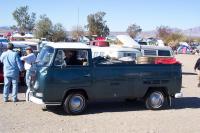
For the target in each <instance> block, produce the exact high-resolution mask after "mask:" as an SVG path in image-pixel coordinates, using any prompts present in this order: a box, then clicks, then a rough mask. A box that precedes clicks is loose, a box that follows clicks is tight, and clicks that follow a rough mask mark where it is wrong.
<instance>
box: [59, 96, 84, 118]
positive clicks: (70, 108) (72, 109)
mask: <svg viewBox="0 0 200 133" xmlns="http://www.w3.org/2000/svg"><path fill="white" fill-rule="evenodd" d="M86 101H87V100H86V97H85V95H84V94H82V93H80V92H73V93H70V94H69V95H68V96H67V97H66V99H65V101H64V104H63V108H64V111H65V112H66V113H67V114H70V115H78V114H81V113H82V112H83V111H84V110H85V108H86V104H87V103H86Z"/></svg>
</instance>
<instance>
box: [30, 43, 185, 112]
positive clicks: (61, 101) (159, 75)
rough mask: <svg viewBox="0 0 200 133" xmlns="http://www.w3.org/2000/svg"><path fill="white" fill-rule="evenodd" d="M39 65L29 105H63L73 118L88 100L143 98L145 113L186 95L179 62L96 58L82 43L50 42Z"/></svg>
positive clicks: (39, 56) (168, 104)
mask: <svg viewBox="0 0 200 133" xmlns="http://www.w3.org/2000/svg"><path fill="white" fill-rule="evenodd" d="M35 66H36V67H35V72H34V73H35V74H33V75H35V76H34V77H33V78H32V80H33V81H32V88H31V93H30V101H32V102H34V103H37V104H45V105H62V106H63V109H64V111H65V112H66V113H67V114H71V115H77V114H81V113H83V111H84V110H85V109H86V106H87V103H88V101H90V102H92V101H93V102H94V101H98V100H104V101H105V100H112V101H113V100H119V99H120V100H123V99H141V100H143V101H144V103H145V106H146V108H147V109H152V110H157V109H163V108H165V107H166V106H170V104H171V99H172V98H178V97H181V96H182V93H181V84H182V70H181V65H180V64H136V63H135V62H131V61H129V62H128V61H127V62H123V61H119V60H110V59H106V58H103V57H95V58H92V53H91V48H90V47H89V46H87V45H85V44H82V43H47V44H46V45H45V46H44V47H43V48H42V50H41V51H40V53H39V55H38V57H37V63H36V64H35Z"/></svg>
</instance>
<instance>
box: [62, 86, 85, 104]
mask: <svg viewBox="0 0 200 133" xmlns="http://www.w3.org/2000/svg"><path fill="white" fill-rule="evenodd" d="M75 92H79V93H82V94H83V95H84V96H85V97H86V99H87V100H88V99H89V97H88V94H87V92H86V91H85V90H84V89H69V90H67V91H66V92H65V93H64V95H63V98H62V105H63V103H64V101H65V99H66V97H67V96H68V95H69V94H71V93H75Z"/></svg>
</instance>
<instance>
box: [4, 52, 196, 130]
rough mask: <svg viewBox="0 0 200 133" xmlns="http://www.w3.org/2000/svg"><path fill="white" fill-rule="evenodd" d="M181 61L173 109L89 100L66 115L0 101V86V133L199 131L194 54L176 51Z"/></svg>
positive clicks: (34, 106) (36, 107)
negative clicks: (84, 106) (79, 110)
mask: <svg viewBox="0 0 200 133" xmlns="http://www.w3.org/2000/svg"><path fill="white" fill-rule="evenodd" d="M176 57H177V59H178V60H179V61H180V62H182V63H183V85H182V86H183V88H182V92H183V94H184V97H183V98H180V99H175V100H173V109H168V110H160V111H151V110H146V109H145V108H144V104H143V103H141V102H132V103H130V102H107V103H103V102H101V103H92V104H89V106H88V109H87V111H86V114H84V115H79V116H67V115H65V114H64V112H63V110H62V109H61V108H60V107H57V108H56V107H51V108H48V110H42V107H41V106H40V105H36V104H33V103H27V102H25V101H24V100H25V98H24V91H23V90H24V89H23V87H21V90H20V91H21V92H20V93H19V99H20V102H17V103H13V102H8V103H3V102H2V89H3V88H2V86H0V133H18V132H19V133H27V132H31V133H32V132H33V133H54V132H55V133H59V132H65V133H74V132H78V133H199V132H200V125H199V123H200V109H199V108H200V88H198V87H197V83H198V78H197V75H196V73H195V72H194V70H193V66H194V63H195V62H196V60H197V58H198V56H197V55H177V56H176Z"/></svg>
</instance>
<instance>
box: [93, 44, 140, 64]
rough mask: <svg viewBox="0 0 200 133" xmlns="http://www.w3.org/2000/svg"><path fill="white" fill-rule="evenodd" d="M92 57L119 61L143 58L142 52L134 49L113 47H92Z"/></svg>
mask: <svg viewBox="0 0 200 133" xmlns="http://www.w3.org/2000/svg"><path fill="white" fill-rule="evenodd" d="M91 50H92V57H93V58H95V57H97V56H102V57H110V58H113V59H118V60H128V61H132V60H135V59H136V58H137V57H138V56H141V52H140V51H139V50H137V49H133V48H123V47H117V46H111V47H91Z"/></svg>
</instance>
